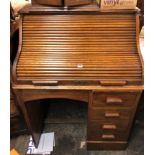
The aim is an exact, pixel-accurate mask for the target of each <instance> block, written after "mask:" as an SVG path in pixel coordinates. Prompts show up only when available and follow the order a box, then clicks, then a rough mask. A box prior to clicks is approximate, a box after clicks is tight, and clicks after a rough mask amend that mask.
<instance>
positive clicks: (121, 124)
mask: <svg viewBox="0 0 155 155" xmlns="http://www.w3.org/2000/svg"><path fill="white" fill-rule="evenodd" d="M129 121H130V120H129V119H123V120H121V121H120V120H115V121H108V120H105V121H90V122H89V124H88V126H89V127H88V129H90V130H91V129H92V130H94V131H118V132H120V131H121V132H122V131H124V132H125V131H127V130H128V128H129Z"/></svg>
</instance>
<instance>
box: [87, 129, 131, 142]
mask: <svg viewBox="0 0 155 155" xmlns="http://www.w3.org/2000/svg"><path fill="white" fill-rule="evenodd" d="M87 138H88V140H96V141H126V140H127V139H128V134H127V132H123V131H122V132H117V131H94V130H91V131H88V132H87Z"/></svg>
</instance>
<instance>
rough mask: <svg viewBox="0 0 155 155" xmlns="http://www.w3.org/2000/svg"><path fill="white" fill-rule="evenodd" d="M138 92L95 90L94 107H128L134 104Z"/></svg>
mask: <svg viewBox="0 0 155 155" xmlns="http://www.w3.org/2000/svg"><path fill="white" fill-rule="evenodd" d="M137 95H138V94H137V93H129V92H127V93H126V92H110V93H109V92H93V101H92V106H93V107H105V106H107V107H112V106H115V107H127V106H134V103H135V101H136V97H137Z"/></svg>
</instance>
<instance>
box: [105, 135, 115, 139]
mask: <svg viewBox="0 0 155 155" xmlns="http://www.w3.org/2000/svg"><path fill="white" fill-rule="evenodd" d="M102 139H115V135H102Z"/></svg>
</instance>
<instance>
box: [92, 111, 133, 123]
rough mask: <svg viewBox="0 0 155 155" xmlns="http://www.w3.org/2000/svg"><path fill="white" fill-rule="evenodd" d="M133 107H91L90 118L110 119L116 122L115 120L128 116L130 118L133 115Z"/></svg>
mask: <svg viewBox="0 0 155 155" xmlns="http://www.w3.org/2000/svg"><path fill="white" fill-rule="evenodd" d="M131 111H132V109H117V108H111V109H109V108H108V109H106V108H104V109H97V108H93V109H90V115H91V116H90V119H91V120H109V121H112V122H114V121H115V120H120V121H122V119H124V118H126V119H128V118H129V117H130V116H131Z"/></svg>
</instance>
